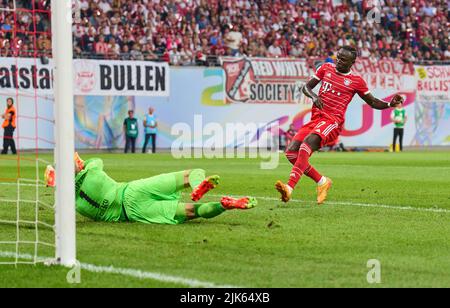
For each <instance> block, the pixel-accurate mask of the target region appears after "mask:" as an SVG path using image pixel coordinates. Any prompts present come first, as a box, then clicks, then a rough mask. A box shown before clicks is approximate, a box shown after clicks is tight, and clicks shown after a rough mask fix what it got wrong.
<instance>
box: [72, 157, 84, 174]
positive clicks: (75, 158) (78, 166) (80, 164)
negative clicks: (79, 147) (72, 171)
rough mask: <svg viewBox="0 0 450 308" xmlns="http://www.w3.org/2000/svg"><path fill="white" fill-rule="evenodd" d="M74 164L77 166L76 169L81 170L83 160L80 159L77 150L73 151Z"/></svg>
mask: <svg viewBox="0 0 450 308" xmlns="http://www.w3.org/2000/svg"><path fill="white" fill-rule="evenodd" d="M74 161H75V165H76V166H77V170H80V171H81V170H83V169H84V160H82V159H81V157H80V155H78V152H75V157H74Z"/></svg>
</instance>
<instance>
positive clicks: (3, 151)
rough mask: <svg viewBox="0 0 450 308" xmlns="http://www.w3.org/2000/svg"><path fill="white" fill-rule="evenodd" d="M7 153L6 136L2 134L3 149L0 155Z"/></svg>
mask: <svg viewBox="0 0 450 308" xmlns="http://www.w3.org/2000/svg"><path fill="white" fill-rule="evenodd" d="M7 153H8V141H7V138H6V136H3V149H2V155H5V154H7Z"/></svg>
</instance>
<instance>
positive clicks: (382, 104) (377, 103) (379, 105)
mask: <svg viewBox="0 0 450 308" xmlns="http://www.w3.org/2000/svg"><path fill="white" fill-rule="evenodd" d="M362 99H363V100H364V101H365V102H366V103H367V104H368V105H369V106H370V107H372V108H373V109H378V110H383V109H387V108H391V107H396V106H397V105H399V104H401V103H403V97H401V96H400V95H398V94H396V95H395V96H394V97H393V98H392V100H391V101H390V102H386V101H383V100H381V99H378V98H376V97H375V96H373V95H372V94H371V93H369V94H366V95H364V96H363V97H362Z"/></svg>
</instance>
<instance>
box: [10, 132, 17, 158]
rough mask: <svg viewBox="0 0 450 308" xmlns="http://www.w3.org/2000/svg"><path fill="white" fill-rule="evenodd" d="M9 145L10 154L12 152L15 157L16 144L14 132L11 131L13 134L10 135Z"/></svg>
mask: <svg viewBox="0 0 450 308" xmlns="http://www.w3.org/2000/svg"><path fill="white" fill-rule="evenodd" d="M10 145H11V152H12V153H13V154H14V155H16V154H17V151H16V142H15V141H14V131H13V133H12V134H11V143H10Z"/></svg>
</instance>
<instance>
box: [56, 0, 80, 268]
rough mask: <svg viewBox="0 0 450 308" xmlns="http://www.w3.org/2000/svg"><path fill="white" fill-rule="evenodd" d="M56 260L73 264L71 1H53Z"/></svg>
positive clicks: (73, 189) (73, 145)
mask: <svg viewBox="0 0 450 308" xmlns="http://www.w3.org/2000/svg"><path fill="white" fill-rule="evenodd" d="M51 5H52V8H51V12H52V14H51V15H52V36H53V42H52V45H53V47H52V48H53V63H54V80H53V82H54V83H53V85H54V87H53V88H54V98H55V144H56V145H55V165H56V168H55V169H56V196H55V202H56V206H55V215H56V216H55V224H56V230H55V234H56V261H57V262H58V263H59V264H61V265H64V266H73V265H75V264H76V262H77V261H76V232H75V170H74V160H73V157H74V149H75V141H74V117H73V114H74V104H73V78H72V76H73V64H72V63H73V46H72V1H71V0H56V1H55V0H53V1H52V3H51Z"/></svg>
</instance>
